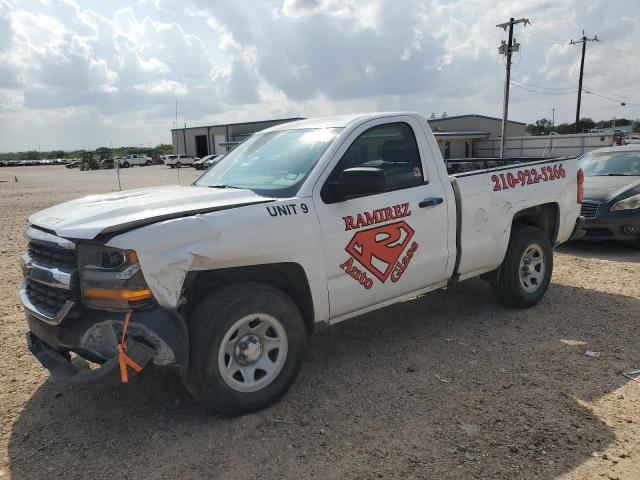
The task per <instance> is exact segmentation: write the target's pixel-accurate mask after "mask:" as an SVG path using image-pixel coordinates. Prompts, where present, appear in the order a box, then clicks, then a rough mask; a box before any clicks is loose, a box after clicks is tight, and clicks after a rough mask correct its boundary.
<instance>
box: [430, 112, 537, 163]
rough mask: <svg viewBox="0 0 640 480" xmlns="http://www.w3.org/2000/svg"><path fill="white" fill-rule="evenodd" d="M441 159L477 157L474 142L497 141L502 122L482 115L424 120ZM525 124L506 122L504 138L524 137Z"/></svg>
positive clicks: (475, 143) (525, 131) (525, 133)
mask: <svg viewBox="0 0 640 480" xmlns="http://www.w3.org/2000/svg"><path fill="white" fill-rule="evenodd" d="M428 122H429V126H430V127H431V130H433V133H434V134H435V136H436V138H437V139H438V146H439V147H440V151H441V152H442V156H443V157H444V158H468V157H478V156H480V155H478V152H477V143H478V142H479V141H481V140H486V139H497V138H500V135H501V133H502V119H501V118H497V117H489V116H486V115H476V114H470V115H455V116H451V117H447V116H443V117H441V118H434V116H433V115H432V116H431V118H430V119H429V120H428ZM526 127H527V124H526V123H522V122H514V121H513V120H509V121H507V137H516V136H523V135H527V130H526Z"/></svg>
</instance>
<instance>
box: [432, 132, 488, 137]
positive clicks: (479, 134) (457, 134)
mask: <svg viewBox="0 0 640 480" xmlns="http://www.w3.org/2000/svg"><path fill="white" fill-rule="evenodd" d="M433 135H434V136H436V137H488V136H489V135H490V134H489V132H433Z"/></svg>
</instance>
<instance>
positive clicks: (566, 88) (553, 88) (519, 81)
mask: <svg viewBox="0 0 640 480" xmlns="http://www.w3.org/2000/svg"><path fill="white" fill-rule="evenodd" d="M512 81H513V82H518V83H521V84H522V85H526V86H528V87H533V88H539V89H541V90H571V91H572V92H575V91H576V87H542V86H540V85H533V84H531V83H527V82H523V81H522V80H513V79H512Z"/></svg>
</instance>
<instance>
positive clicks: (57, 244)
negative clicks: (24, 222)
mask: <svg viewBox="0 0 640 480" xmlns="http://www.w3.org/2000/svg"><path fill="white" fill-rule="evenodd" d="M26 236H27V237H28V238H29V247H28V252H27V253H26V254H24V255H23V257H22V266H23V271H24V282H23V286H22V289H21V292H20V296H21V300H22V303H23V305H24V306H25V309H26V310H27V312H28V313H29V314H30V315H32V316H34V317H36V318H38V319H40V320H42V321H43V322H45V323H50V324H54V325H57V324H58V323H60V322H61V321H62V320H63V319H64V318H75V317H78V316H79V315H80V313H81V308H82V306H81V302H80V286H79V284H78V266H77V254H76V248H75V247H76V246H75V244H74V243H73V242H71V241H69V240H66V239H64V238H61V237H57V236H56V235H54V234H52V233H48V232H46V231H43V230H40V229H37V228H35V227H29V228H28V229H27V232H26Z"/></svg>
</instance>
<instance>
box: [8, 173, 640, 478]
mask: <svg viewBox="0 0 640 480" xmlns="http://www.w3.org/2000/svg"><path fill="white" fill-rule="evenodd" d="M178 173H179V174H180V176H181V179H180V180H181V181H180V183H182V184H187V183H189V182H190V181H191V180H193V179H194V178H195V177H196V172H194V171H192V170H190V169H183V170H182V171H180V172H177V171H176V170H170V169H167V168H165V167H147V168H134V169H130V170H123V171H121V178H122V184H123V188H132V187H139V186H149V185H159V184H170V183H178V178H177V177H178ZM14 176H17V180H18V181H17V182H16V181H15V178H14ZM116 189H117V180H116V174H115V171H113V170H111V171H99V172H79V171H77V170H72V171H69V170H66V169H64V168H61V167H23V168H3V169H0V209H1V211H2V212H3V214H2V216H1V218H0V231H2V242H1V243H0V250H1V251H0V253H1V254H2V259H1V260H0V275H1V276H2V278H3V281H2V283H1V284H0V288H1V289H2V295H0V318H1V319H2V323H1V326H0V342H1V345H2V348H1V349H0V480H3V479H4V478H16V479H22V478H37V479H42V478H67V479H69V478H95V479H102V478H105V479H114V478H118V479H126V478H152V479H153V478H171V479H175V478H213V477H215V478H230V479H231V478H233V479H242V478H255V477H261V478H282V477H294V478H313V477H317V478H340V479H342V478H366V479H369V478H377V477H378V478H460V479H476V478H492V479H507V478H508V479H514V478H562V479H594V478H605V479H606V478H609V479H616V478H619V479H640V418H639V415H638V412H639V411H640V383H637V382H632V381H629V380H627V379H626V378H624V377H623V376H622V375H621V373H622V372H623V371H626V370H630V369H633V368H640V343H639V339H640V324H639V322H638V319H639V317H640V252H639V251H637V250H633V249H630V248H626V247H623V246H619V245H615V244H570V245H568V246H564V247H561V248H560V249H559V250H558V251H557V254H556V256H555V260H556V265H555V267H556V268H555V271H554V275H553V281H552V284H551V287H550V289H549V292H548V293H547V295H546V297H545V298H544V300H543V301H542V302H541V303H540V304H539V305H537V306H536V307H534V308H532V309H529V310H525V311H514V310H509V309H506V308H504V307H501V306H500V305H498V304H496V302H495V301H494V300H493V298H492V297H491V295H490V292H489V290H488V288H487V286H486V285H485V284H484V283H483V282H481V281H476V280H473V281H468V282H464V283H462V284H460V285H458V286H457V287H455V288H453V289H450V290H447V291H441V292H435V293H432V294H429V295H425V296H422V297H420V298H417V299H414V300H411V301H408V302H404V303H401V304H397V305H393V306H391V307H388V308H385V309H383V310H379V311H377V312H374V313H371V314H368V315H365V316H362V317H359V318H357V319H353V320H350V321H347V322H344V323H341V324H339V325H337V326H335V327H333V328H331V329H328V330H327V331H324V332H322V333H320V334H318V335H315V336H313V337H311V338H310V342H309V351H308V356H307V362H306V364H305V366H304V367H303V369H302V372H301V374H300V377H299V378H298V380H297V382H296V383H295V384H294V386H293V388H292V389H291V391H290V392H289V393H288V394H287V395H286V396H285V397H284V398H283V399H282V400H281V401H280V402H279V403H277V404H276V405H275V406H273V407H272V408H269V409H267V410H264V411H262V412H259V413H256V414H252V415H247V416H245V417H242V418H225V417H215V416H209V415H206V414H205V413H203V412H202V411H201V410H200V409H199V408H198V406H197V405H196V404H195V403H194V402H193V401H192V400H191V399H190V398H189V396H188V394H187V393H186V392H185V390H184V389H183V388H182V386H181V384H180V381H179V378H178V377H177V376H176V375H175V374H173V373H166V372H162V371H149V372H147V375H144V376H142V377H141V378H140V379H139V380H138V381H137V382H136V383H135V384H132V385H129V386H126V387H113V388H107V387H100V388H98V387H94V386H83V387H75V388H72V387H69V386H63V385H58V384H54V383H53V382H51V381H50V380H49V379H48V377H47V374H46V373H45V370H44V369H43V368H42V367H41V366H40V365H39V364H38V362H37V361H36V360H35V359H34V358H32V356H31V355H30V354H29V352H28V350H27V348H26V346H25V340H24V333H25V331H26V325H25V322H24V318H23V313H22V310H21V307H20V305H19V302H18V298H17V290H18V284H19V280H20V272H19V268H18V258H19V254H20V252H22V251H23V250H24V249H25V246H26V243H25V240H24V238H23V237H22V231H23V230H24V228H25V225H26V219H27V217H28V215H29V214H31V213H32V212H34V211H36V210H40V209H42V208H44V207H47V206H50V205H52V204H55V203H58V202H61V201H63V200H67V199H70V198H73V197H77V196H81V195H85V194H88V193H95V192H106V191H110V190H116ZM586 350H594V351H599V352H601V355H600V357H599V358H590V357H587V356H585V351H586Z"/></svg>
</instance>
